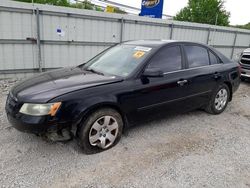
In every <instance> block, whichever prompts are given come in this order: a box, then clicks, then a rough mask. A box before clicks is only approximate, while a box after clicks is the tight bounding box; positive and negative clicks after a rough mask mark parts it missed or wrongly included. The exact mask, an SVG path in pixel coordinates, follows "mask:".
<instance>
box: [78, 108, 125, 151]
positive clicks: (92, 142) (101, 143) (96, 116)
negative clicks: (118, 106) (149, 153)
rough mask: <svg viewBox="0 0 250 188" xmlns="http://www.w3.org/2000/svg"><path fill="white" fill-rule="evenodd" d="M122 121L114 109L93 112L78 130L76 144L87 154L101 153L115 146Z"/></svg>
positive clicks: (120, 133) (119, 134)
mask: <svg viewBox="0 0 250 188" xmlns="http://www.w3.org/2000/svg"><path fill="white" fill-rule="evenodd" d="M122 129H123V120H122V117H121V115H120V114H119V113H118V112H117V111H116V110H114V109H111V108H103V109H99V110H97V111H95V112H93V113H92V114H91V115H90V116H89V117H88V118H87V119H86V121H84V122H83V123H82V124H81V126H80V128H79V130H78V134H77V135H78V143H79V145H80V146H81V147H82V149H83V151H84V152H85V153H87V154H91V153H97V152H101V151H104V150H107V149H110V148H111V147H113V146H115V145H116V144H117V143H118V142H119V140H120V138H121V135H122Z"/></svg>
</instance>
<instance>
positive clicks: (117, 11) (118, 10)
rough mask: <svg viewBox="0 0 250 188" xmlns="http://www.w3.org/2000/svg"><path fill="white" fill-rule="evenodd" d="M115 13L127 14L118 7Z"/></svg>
mask: <svg viewBox="0 0 250 188" xmlns="http://www.w3.org/2000/svg"><path fill="white" fill-rule="evenodd" d="M115 13H119V14H127V13H126V12H125V11H123V10H121V9H119V8H118V7H115Z"/></svg>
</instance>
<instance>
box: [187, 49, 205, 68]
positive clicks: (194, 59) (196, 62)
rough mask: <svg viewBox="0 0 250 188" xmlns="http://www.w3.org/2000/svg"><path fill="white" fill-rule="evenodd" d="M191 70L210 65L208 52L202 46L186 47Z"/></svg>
mask: <svg viewBox="0 0 250 188" xmlns="http://www.w3.org/2000/svg"><path fill="white" fill-rule="evenodd" d="M185 51H186V54H187V59H188V64H189V68H194V67H201V66H206V65H209V57H208V51H207V49H206V48H203V47H200V46H192V45H188V46H185Z"/></svg>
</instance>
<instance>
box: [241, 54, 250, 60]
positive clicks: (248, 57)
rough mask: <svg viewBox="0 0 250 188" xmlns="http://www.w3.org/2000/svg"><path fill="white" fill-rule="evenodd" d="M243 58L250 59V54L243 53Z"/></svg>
mask: <svg viewBox="0 0 250 188" xmlns="http://www.w3.org/2000/svg"><path fill="white" fill-rule="evenodd" d="M242 58H247V59H250V55H243V56H242Z"/></svg>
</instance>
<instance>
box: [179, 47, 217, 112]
mask: <svg viewBox="0 0 250 188" xmlns="http://www.w3.org/2000/svg"><path fill="white" fill-rule="evenodd" d="M183 48H184V52H185V56H186V67H187V70H186V71H185V74H186V78H187V80H189V94H188V95H189V96H190V97H189V98H190V99H189V104H190V108H198V107H201V106H203V105H205V104H207V102H208V101H209V99H210V98H211V94H212V92H213V90H214V89H215V87H216V85H217V82H219V81H220V79H221V73H220V69H221V68H220V67H221V65H220V63H219V59H218V57H217V56H216V55H215V54H214V53H212V52H211V51H210V50H209V49H207V48H206V47H204V46H201V45H196V44H187V45H183Z"/></svg>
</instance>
